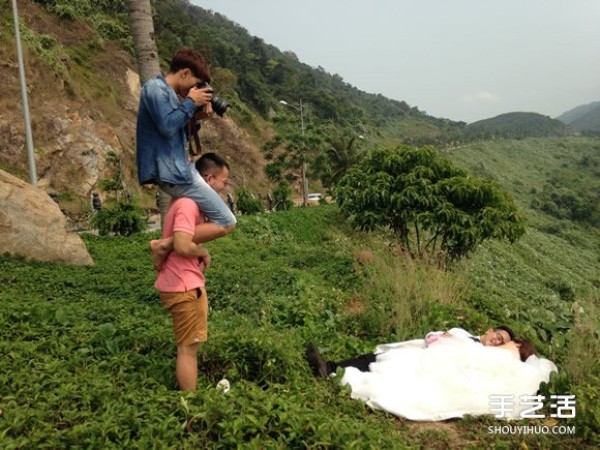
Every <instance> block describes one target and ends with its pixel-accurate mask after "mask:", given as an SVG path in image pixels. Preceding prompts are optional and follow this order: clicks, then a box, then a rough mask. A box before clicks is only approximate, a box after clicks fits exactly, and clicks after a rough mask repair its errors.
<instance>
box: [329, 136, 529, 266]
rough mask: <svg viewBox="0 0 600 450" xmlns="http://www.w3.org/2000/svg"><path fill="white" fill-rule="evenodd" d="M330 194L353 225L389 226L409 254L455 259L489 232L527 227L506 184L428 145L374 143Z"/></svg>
mask: <svg viewBox="0 0 600 450" xmlns="http://www.w3.org/2000/svg"><path fill="white" fill-rule="evenodd" d="M335 196H336V200H337V201H338V204H339V205H340V209H341V210H342V212H343V213H344V214H346V215H347V216H348V217H349V219H350V221H351V223H352V224H353V225H354V226H355V227H357V228H359V229H361V230H374V229H375V228H377V227H387V228H389V229H390V230H391V231H392V232H393V233H394V234H395V235H396V236H397V238H398V239H399V241H400V243H401V244H402V245H403V246H404V248H406V249H407V250H408V251H410V253H411V254H413V255H419V254H422V253H423V252H427V253H430V254H432V255H435V254H436V252H438V251H441V252H443V253H444V254H445V256H446V257H448V258H450V259H458V258H461V257H465V256H467V255H468V254H469V253H471V252H472V251H473V250H474V249H475V248H476V247H477V246H478V245H479V244H480V243H481V242H483V241H485V240H487V239H503V238H506V239H508V240H509V241H510V242H515V241H516V240H517V239H518V238H519V237H521V235H523V233H524V232H525V226H524V223H523V219H522V218H521V216H520V214H519V212H518V211H517V208H516V206H515V204H514V202H513V200H512V198H511V197H510V195H509V194H508V193H507V192H505V191H503V190H501V189H500V187H499V186H498V185H497V184H496V183H493V182H491V181H486V180H482V179H477V178H475V177H470V176H468V175H467V173H466V172H463V171H462V170H460V169H458V168H457V167H455V166H454V165H452V163H451V162H450V161H448V160H446V159H444V158H442V157H441V156H440V155H439V154H438V152H437V151H436V150H435V149H434V148H433V147H423V148H412V147H409V146H402V147H397V148H386V147H380V148H375V149H373V150H371V151H370V152H369V154H368V155H367V157H366V158H364V159H363V160H362V161H361V163H360V164H359V166H358V168H356V169H353V170H351V171H349V172H348V173H347V174H346V175H345V176H344V177H343V178H342V179H341V180H340V182H339V184H338V186H337V187H336V189H335Z"/></svg>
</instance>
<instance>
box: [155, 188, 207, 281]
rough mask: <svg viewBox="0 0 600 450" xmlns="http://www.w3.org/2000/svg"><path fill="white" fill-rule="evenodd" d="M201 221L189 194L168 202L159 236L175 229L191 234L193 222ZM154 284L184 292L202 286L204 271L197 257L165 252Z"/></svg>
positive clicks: (192, 233) (198, 222)
mask: <svg viewBox="0 0 600 450" xmlns="http://www.w3.org/2000/svg"><path fill="white" fill-rule="evenodd" d="M202 222H204V216H203V215H202V214H201V213H200V210H199V209H198V205H196V203H195V202H194V201H193V200H191V199H189V198H185V197H182V198H178V199H176V200H174V201H173V202H171V205H170V206H169V209H168V210H167V213H166V214H165V220H164V223H163V237H169V236H173V233H174V232H176V231H179V232H182V233H187V234H190V235H192V236H193V235H194V231H195V228H196V225H198V224H200V223H202ZM154 287H155V288H156V289H158V290H159V291H161V292H186V291H191V290H192V289H196V288H199V287H204V274H203V273H202V271H201V270H200V266H199V264H198V258H195V257H191V258H190V257H185V256H181V255H178V254H177V253H175V251H172V252H171V253H169V256H168V257H167V259H166V261H165V262H164V263H163V266H162V270H161V271H160V272H159V274H158V278H157V279H156V283H154Z"/></svg>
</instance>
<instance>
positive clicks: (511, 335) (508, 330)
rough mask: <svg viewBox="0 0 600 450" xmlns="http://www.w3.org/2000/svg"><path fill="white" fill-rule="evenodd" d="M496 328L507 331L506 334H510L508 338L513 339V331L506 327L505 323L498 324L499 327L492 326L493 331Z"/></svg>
mask: <svg viewBox="0 0 600 450" xmlns="http://www.w3.org/2000/svg"><path fill="white" fill-rule="evenodd" d="M498 330H504V331H506V332H507V333H508V335H509V336H510V340H511V341H514V340H515V336H516V335H515V332H514V331H513V330H511V329H510V328H508V327H507V326H505V325H500V326H499V327H494V331H498Z"/></svg>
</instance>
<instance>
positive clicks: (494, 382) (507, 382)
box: [341, 339, 557, 421]
mask: <svg viewBox="0 0 600 450" xmlns="http://www.w3.org/2000/svg"><path fill="white" fill-rule="evenodd" d="M380 352H381V353H380ZM376 353H378V355H377V361H376V362H374V363H372V364H371V365H370V372H361V371H359V370H358V369H356V368H354V367H347V368H346V369H345V373H344V376H343V378H342V380H341V382H342V384H344V385H346V384H348V385H350V387H351V389H352V398H356V399H360V400H362V401H364V402H365V403H366V404H367V405H369V406H371V407H372V408H375V409H381V410H384V411H387V412H390V413H392V414H395V415H397V416H400V417H405V418H407V419H410V420H422V421H437V420H445V419H450V418H453V417H462V416H464V415H465V414H470V415H483V414H497V413H498V412H492V409H494V408H496V406H494V408H492V407H491V404H492V403H491V402H493V401H495V400H494V398H496V397H497V396H507V395H513V396H514V397H513V399H512V400H510V402H511V403H510V404H509V405H507V407H506V408H505V409H504V416H505V417H507V418H511V417H513V418H517V417H519V415H520V413H521V411H523V410H525V409H527V408H530V407H531V406H532V405H531V404H522V402H521V396H523V395H525V396H530V395H534V394H536V392H537V391H538V388H539V386H540V383H541V382H542V381H546V382H547V381H548V380H549V378H550V372H552V371H556V370H557V368H556V366H555V365H554V363H552V362H551V361H549V360H547V359H544V358H538V357H536V356H535V355H533V356H531V357H529V359H528V360H527V362H521V360H520V359H519V356H518V354H517V353H516V352H515V351H511V350H507V349H503V348H497V347H485V346H483V345H480V344H476V343H470V342H465V341H461V340H457V339H445V340H444V339H442V340H440V341H437V342H435V343H434V344H432V345H430V346H429V347H425V341H424V340H423V339H415V340H412V341H406V342H400V343H397V344H386V345H380V346H378V347H377V349H376Z"/></svg>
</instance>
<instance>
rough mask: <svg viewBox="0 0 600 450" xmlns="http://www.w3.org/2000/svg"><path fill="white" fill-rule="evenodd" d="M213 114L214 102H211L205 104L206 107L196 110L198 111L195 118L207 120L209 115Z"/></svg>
mask: <svg viewBox="0 0 600 450" xmlns="http://www.w3.org/2000/svg"><path fill="white" fill-rule="evenodd" d="M212 115H213V109H212V104H211V103H210V102H209V103H207V104H206V105H204V108H200V109H198V110H197V111H196V113H195V114H194V120H205V119H208V118H209V117H212Z"/></svg>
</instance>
